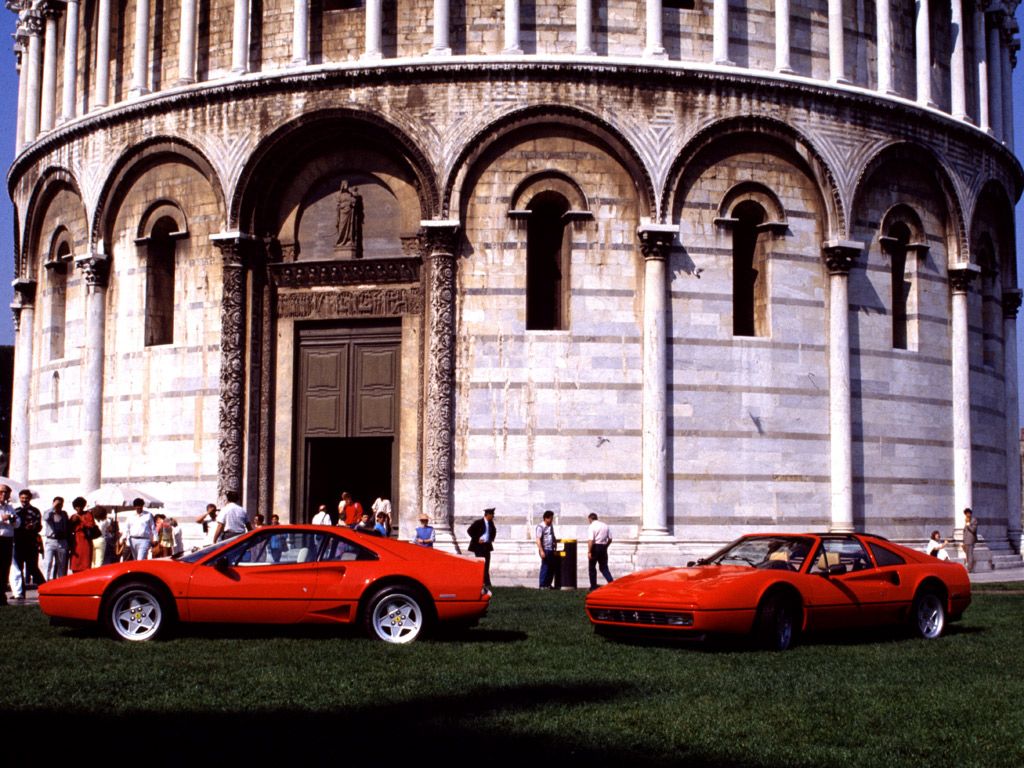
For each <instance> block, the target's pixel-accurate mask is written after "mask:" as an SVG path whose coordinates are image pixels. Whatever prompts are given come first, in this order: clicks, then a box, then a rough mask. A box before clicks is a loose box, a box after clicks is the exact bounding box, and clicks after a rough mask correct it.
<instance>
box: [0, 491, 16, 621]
mask: <svg viewBox="0 0 1024 768" xmlns="http://www.w3.org/2000/svg"><path fill="white" fill-rule="evenodd" d="M10 498H11V487H10V486H9V485H0V605H7V574H8V573H9V572H10V570H11V557H12V556H13V555H14V524H15V521H16V518H15V516H14V507H12V506H11V503H10V501H8V499H10Z"/></svg>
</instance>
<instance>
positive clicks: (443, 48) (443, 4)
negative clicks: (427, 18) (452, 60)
mask: <svg viewBox="0 0 1024 768" xmlns="http://www.w3.org/2000/svg"><path fill="white" fill-rule="evenodd" d="M449 23H450V22H449V18H448V0H434V44H433V45H432V46H431V48H430V51H429V54H430V55H431V56H451V55H452V46H451V43H450V42H449V41H448V40H449V38H448V25H449Z"/></svg>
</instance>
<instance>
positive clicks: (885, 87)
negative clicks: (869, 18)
mask: <svg viewBox="0 0 1024 768" xmlns="http://www.w3.org/2000/svg"><path fill="white" fill-rule="evenodd" d="M890 2H891V0H875V51H876V53H877V55H878V91H879V93H890V94H892V93H895V90H894V89H893V87H892V8H891V6H890Z"/></svg>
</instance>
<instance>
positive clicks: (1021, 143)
mask: <svg viewBox="0 0 1024 768" xmlns="http://www.w3.org/2000/svg"><path fill="white" fill-rule="evenodd" d="M15 20H16V16H15V14H14V13H12V12H11V11H8V10H6V9H0V40H7V41H10V43H9V44H8V45H7V46H4V47H5V48H6V49H7V51H8V53H6V54H4V53H2V52H0V116H2V118H0V167H2V168H4V169H6V168H7V167H8V166H9V162H10V159H11V158H13V157H14V136H15V134H14V131H15V115H16V114H17V112H18V78H17V73H16V71H15V58H14V53H13V52H12V46H13V41H12V40H11V35H12V34H13V33H14V23H15ZM1017 21H1018V22H1019V23H1020V25H1021V27H1022V28H1024V4H1022V5H1021V7H1019V8H1018V9H1017ZM1022 70H1024V55H1022V56H1021V63H1020V64H1019V65H1018V66H1017V68H1016V70H1015V71H1014V78H1013V84H1014V91H1013V96H1014V118H1015V119H1014V126H1015V132H1016V144H1015V146H1016V147H1017V148H1018V156H1020V155H1021V153H1022V150H1024V73H1022ZM4 178H6V174H4ZM1022 222H1024V202H1020V203H1018V204H1017V258H1018V265H1020V263H1021V262H1024V223H1022ZM13 234H14V222H13V211H12V207H11V201H10V198H9V197H8V195H7V193H6V190H5V191H4V193H3V194H0V305H6V304H8V303H9V302H10V299H11V297H12V294H11V290H10V287H9V286H10V284H11V280H12V279H13V276H14V274H13V273H14V257H13V254H14V245H13ZM1018 274H1019V275H1024V269H1018ZM1022 317H1024V312H1022ZM1017 338H1018V343H1019V344H1020V345H1021V347H1022V348H1024V331H1018V333H1017ZM13 343H14V327H13V324H12V319H11V313H10V312H9V311H7V310H6V309H5V308H2V307H0V344H13ZM1019 359H1020V351H1019V350H1018V360H1019ZM1020 367H1021V375H1022V378H1024V365H1022V366H1020ZM1021 391H1022V392H1024V387H1022V388H1021Z"/></svg>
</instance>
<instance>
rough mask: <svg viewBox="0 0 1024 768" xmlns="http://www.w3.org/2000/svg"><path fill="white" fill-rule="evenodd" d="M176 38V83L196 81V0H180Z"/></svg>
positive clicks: (183, 83) (187, 83)
mask: <svg viewBox="0 0 1024 768" xmlns="http://www.w3.org/2000/svg"><path fill="white" fill-rule="evenodd" d="M179 35H180V36H179V38H178V83H177V84H178V85H189V84H190V83H194V82H195V81H196V0H181V31H180V32H179Z"/></svg>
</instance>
